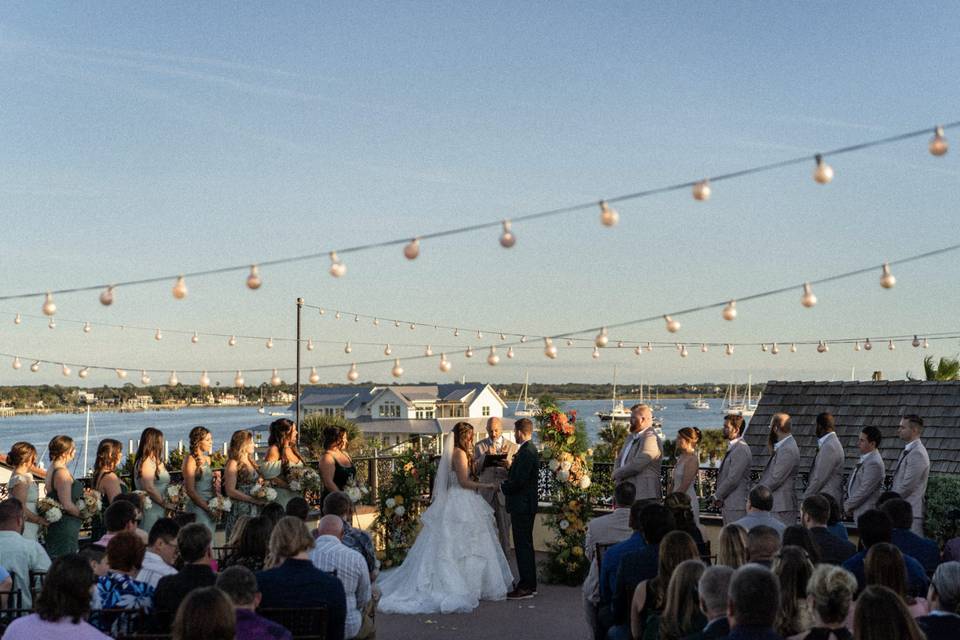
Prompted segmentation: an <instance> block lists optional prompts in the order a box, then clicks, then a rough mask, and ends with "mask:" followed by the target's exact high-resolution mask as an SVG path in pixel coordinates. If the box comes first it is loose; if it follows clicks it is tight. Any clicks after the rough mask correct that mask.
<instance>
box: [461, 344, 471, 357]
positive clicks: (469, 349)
mask: <svg viewBox="0 0 960 640" xmlns="http://www.w3.org/2000/svg"><path fill="white" fill-rule="evenodd" d="M463 355H465V356H467V357H468V358H472V357H473V347H472V346H470V347H467V350H466V352H464V354H463Z"/></svg>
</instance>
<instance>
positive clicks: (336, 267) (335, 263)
mask: <svg viewBox="0 0 960 640" xmlns="http://www.w3.org/2000/svg"><path fill="white" fill-rule="evenodd" d="M346 272H347V265H345V264H343V263H342V262H340V258H338V257H337V252H336V251H331V252H330V275H332V276H333V277H334V278H340V277H343V274H345V273H346ZM321 313H322V312H321Z"/></svg>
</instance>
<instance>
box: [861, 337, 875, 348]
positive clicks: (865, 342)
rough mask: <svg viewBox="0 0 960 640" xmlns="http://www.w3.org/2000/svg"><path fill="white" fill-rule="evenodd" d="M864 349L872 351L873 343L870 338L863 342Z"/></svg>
mask: <svg viewBox="0 0 960 640" xmlns="http://www.w3.org/2000/svg"><path fill="white" fill-rule="evenodd" d="M863 348H864V349H866V350H867V351H870V349H873V343H872V342H870V338H867V339H866V340H864V341H863Z"/></svg>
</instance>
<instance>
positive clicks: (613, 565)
mask: <svg viewBox="0 0 960 640" xmlns="http://www.w3.org/2000/svg"><path fill="white" fill-rule="evenodd" d="M646 546H647V543H646V542H644V540H643V534H641V533H640V532H639V531H635V532H634V533H633V535H632V536H630V537H629V538H627V539H626V540H624V541H623V542H618V543H617V544H615V545H613V546H612V547H610V548H609V549H607V551H606V553H604V554H603V561H602V562H601V563H600V603H601V604H610V601H611V600H613V592H614V590H615V589H616V587H617V570H618V569H619V568H620V561H621V560H622V559H623V556H624V555H626V554H628V553H633V552H634V551H639V550H640V549H643V548H644V547H646Z"/></svg>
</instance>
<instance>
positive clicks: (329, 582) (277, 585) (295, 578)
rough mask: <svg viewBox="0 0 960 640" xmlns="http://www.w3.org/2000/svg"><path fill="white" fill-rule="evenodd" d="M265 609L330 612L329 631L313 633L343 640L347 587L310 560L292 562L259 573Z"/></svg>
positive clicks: (321, 630) (260, 589)
mask: <svg viewBox="0 0 960 640" xmlns="http://www.w3.org/2000/svg"><path fill="white" fill-rule="evenodd" d="M257 587H258V590H259V591H260V593H261V594H262V600H260V607H261V608H263V609H299V608H308V607H323V606H325V607H326V608H327V628H326V629H315V630H313V631H314V632H315V633H316V634H317V635H322V634H326V635H325V636H324V637H326V638H327V639H328V640H343V632H344V626H343V625H344V622H345V620H346V617H347V597H346V595H345V594H344V591H343V584H342V583H341V582H340V581H339V580H337V579H336V578H335V577H333V576H332V575H330V574H329V573H326V572H325V571H321V570H320V569H317V568H316V567H315V566H313V563H312V562H310V561H309V560H296V559H293V558H291V559H288V560H287V561H286V562H284V563H283V564H282V565H280V566H279V567H276V568H274V569H268V570H266V571H258V572H257Z"/></svg>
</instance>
